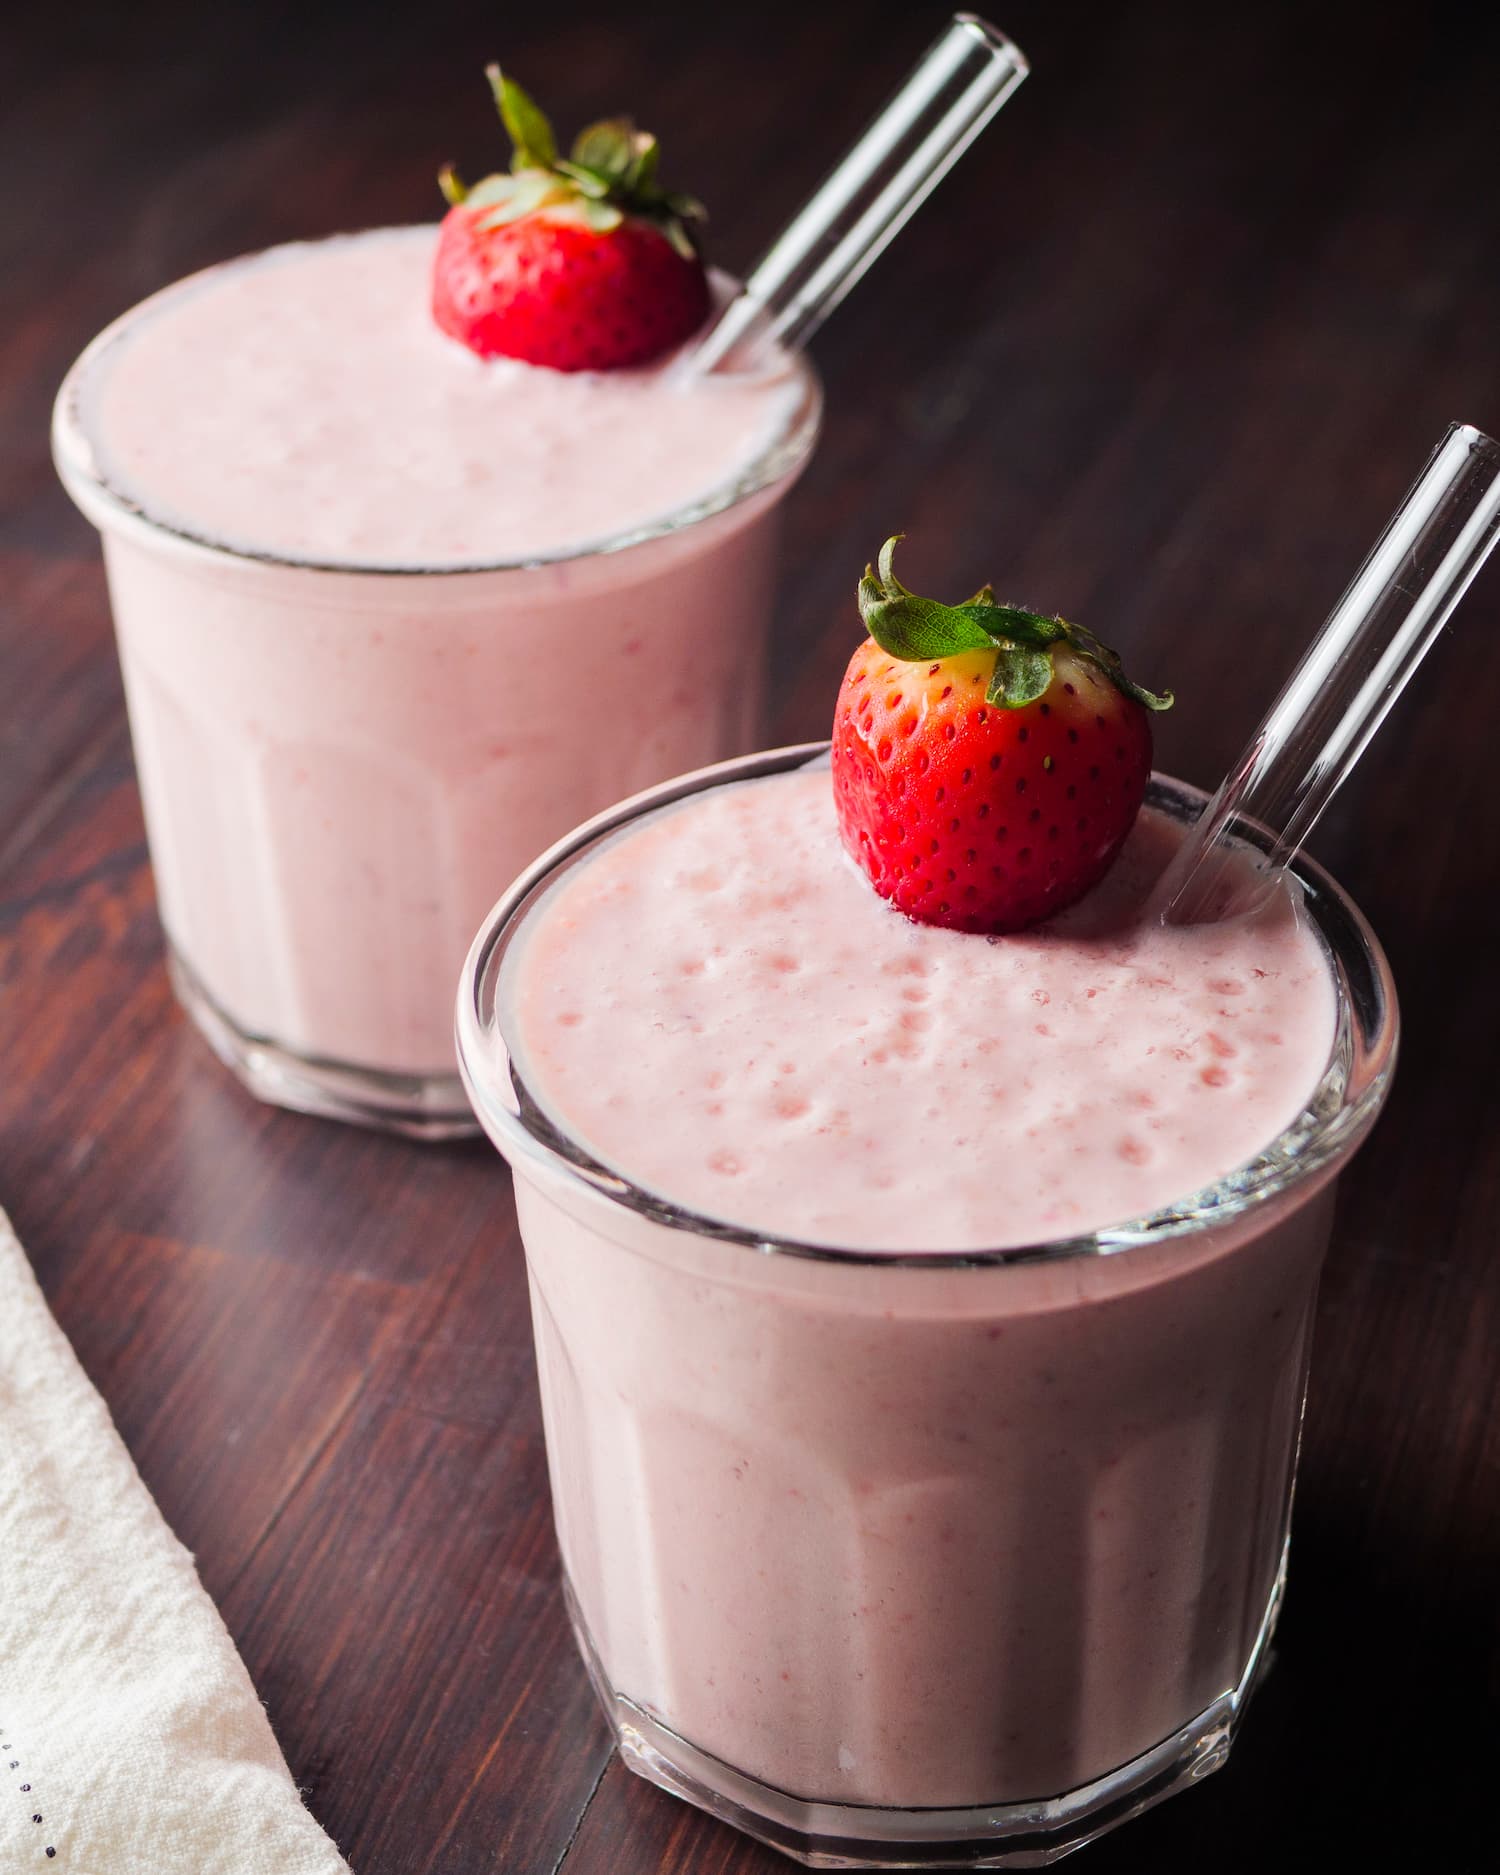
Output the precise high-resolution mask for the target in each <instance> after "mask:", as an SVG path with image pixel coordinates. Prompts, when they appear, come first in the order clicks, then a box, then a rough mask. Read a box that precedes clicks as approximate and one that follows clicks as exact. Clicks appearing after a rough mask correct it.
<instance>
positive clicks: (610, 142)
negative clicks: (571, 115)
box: [570, 117, 635, 183]
mask: <svg viewBox="0 0 1500 1875" xmlns="http://www.w3.org/2000/svg"><path fill="white" fill-rule="evenodd" d="M570 154H571V156H572V159H573V161H574V162H575V163H576V164H577V165H578V167H579V168H580V169H592V170H594V171H596V172H597V173H598V174H599V175H601V176H603V177H604V179H605V180H606V181H607V182H610V183H616V182H622V181H623V180H624V179H625V176H626V174H627V172H628V171H629V169H630V165H631V163H632V162H633V161H634V158H635V125H634V124H633V123H632V122H631V121H630V119H629V118H628V117H606V118H605V119H604V121H603V122H602V123H598V124H590V125H589V127H588V128H587V130H580V131H579V133H578V135H577V137H575V138H574V140H573V148H572V151H571V153H570Z"/></svg>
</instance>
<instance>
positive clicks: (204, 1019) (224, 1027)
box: [167, 944, 479, 1140]
mask: <svg viewBox="0 0 1500 1875" xmlns="http://www.w3.org/2000/svg"><path fill="white" fill-rule="evenodd" d="M167 969H168V971H169V973H170V975H171V978H172V988H173V989H174V990H175V991H176V993H177V1000H178V1001H179V1002H180V1003H181V1004H182V1006H183V1008H184V1009H185V1010H186V1011H187V1012H188V1014H189V1015H190V1016H191V1017H192V1019H193V1021H194V1022H195V1023H196V1024H197V1026H198V1028H199V1030H200V1031H201V1032H202V1034H203V1035H204V1037H205V1038H206V1039H207V1041H208V1044H209V1046H210V1047H211V1048H212V1049H213V1051H214V1053H215V1054H216V1055H217V1056H218V1057H219V1059H220V1061H222V1062H223V1063H224V1065H225V1066H226V1067H227V1068H229V1069H231V1070H232V1071H233V1073H234V1074H236V1075H237V1076H238V1077H239V1079H240V1080H241V1081H243V1083H244V1084H245V1086H246V1087H247V1088H249V1090H250V1092H251V1093H252V1094H254V1095H255V1097H256V1099H257V1100H265V1101H269V1102H270V1103H271V1104H272V1106H276V1107H290V1108H292V1109H293V1110H294V1111H295V1112H297V1113H315V1114H318V1115H319V1116H320V1117H321V1118H323V1119H326V1120H349V1121H352V1122H353V1123H354V1124H355V1125H356V1126H371V1127H375V1128H377V1129H378V1130H379V1131H381V1132H384V1133H401V1134H404V1135H405V1136H406V1137H407V1138H409V1139H425V1140H440V1139H464V1138H467V1137H469V1136H470V1135H472V1134H475V1133H477V1132H478V1131H479V1123H478V1121H477V1120H476V1119H475V1118H474V1111H473V1109H472V1108H471V1107H470V1105H469V1102H468V1099H467V1097H466V1096H465V1094H464V1090H463V1083H462V1081H460V1080H459V1078H458V1074H457V1071H456V1070H455V1072H454V1073H452V1074H386V1073H383V1072H382V1071H381V1070H380V1069H378V1068H361V1067H356V1066H354V1065H352V1064H350V1063H347V1062H342V1061H323V1060H320V1059H319V1058H318V1057H316V1056H313V1055H299V1054H297V1053H296V1052H295V1051H294V1050H293V1049H290V1048H284V1047H282V1046H281V1044H280V1043H279V1042H273V1041H269V1040H267V1039H266V1038H265V1037H263V1036H258V1035H248V1034H246V1032H245V1031H244V1030H243V1029H241V1028H240V1027H239V1025H238V1024H237V1023H236V1022H235V1021H234V1020H233V1018H232V1017H230V1016H228V1015H227V1014H226V1013H225V1012H224V1010H222V1009H221V1008H220V1007H219V1005H218V1004H217V1003H216V1002H215V1001H214V1000H213V998H212V997H211V996H210V995H209V994H208V992H207V990H205V989H204V987H203V985H202V983H201V982H199V980H198V978H197V977H196V976H195V975H194V973H193V971H192V969H191V968H190V967H189V966H188V965H187V964H186V963H184V962H183V959H182V957H181V956H180V955H179V953H178V952H177V951H176V950H175V949H174V948H173V946H172V945H171V944H168V946H167Z"/></svg>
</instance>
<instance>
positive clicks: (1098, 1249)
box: [459, 752, 1394, 1866]
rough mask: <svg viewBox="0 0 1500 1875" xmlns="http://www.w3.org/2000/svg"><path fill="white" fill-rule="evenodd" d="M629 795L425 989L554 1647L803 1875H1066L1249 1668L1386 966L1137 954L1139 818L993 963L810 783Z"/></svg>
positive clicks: (1205, 1736) (1243, 955) (779, 770)
mask: <svg viewBox="0 0 1500 1875" xmlns="http://www.w3.org/2000/svg"><path fill="white" fill-rule="evenodd" d="M742 775H752V776H753V778H748V779H743V780H741V779H739V777H740V776H742ZM660 795H661V796H662V797H664V799H663V800H662V803H661V804H659V805H655V806H654V807H653V802H654V801H655V800H656V799H657V797H647V799H646V801H645V802H644V803H642V804H640V805H639V806H632V807H630V808H627V809H625V810H622V811H621V812H620V813H619V814H617V815H616V816H613V817H608V818H607V819H606V821H604V822H601V823H596V829H595V830H588V829H586V830H584V832H583V833H582V834H581V835H580V836H578V837H577V838H575V840H574V841H572V842H568V843H564V845H562V846H560V847H559V848H558V849H556V850H555V851H554V853H553V854H551V855H549V856H548V857H547V859H546V860H544V861H543V862H541V863H539V865H538V866H537V867H536V868H534V869H533V871H532V872H531V874H529V875H528V876H527V878H526V879H525V880H523V881H522V882H521V883H520V884H519V885H518V886H517V888H516V890H515V892H514V893H513V895H512V896H511V898H510V899H509V900H508V901H506V902H504V903H502V906H501V907H500V908H498V910H497V913H496V915H495V916H494V917H493V918H492V920H491V922H490V924H489V926H488V927H487V928H486V931H485V932H484V933H483V934H482V936H481V938H480V940H479V942H478V943H477V944H476V947H475V950H474V951H473V952H472V953H471V959H470V972H469V974H468V976H467V977H466V981H465V988H464V990H462V991H461V994H460V1017H459V1020H460V1045H461V1056H462V1059H463V1063H464V1068H465V1073H466V1078H467V1080H468V1083H469V1085H470V1087H471V1090H472V1091H473V1092H474V1095H475V1099H476V1103H477V1105H478V1108H479V1111H480V1114H481V1117H482V1118H483V1119H484V1121H485V1124H486V1126H487V1127H488V1128H489V1130H490V1131H491V1133H492V1136H493V1137H494V1138H495V1140H496V1142H497V1144H499V1145H500V1146H501V1147H502V1149H503V1150H504V1151H505V1152H506V1154H507V1156H509V1157H510V1158H511V1160H512V1163H513V1165H514V1167H515V1169H516V1172H517V1179H516V1187H517V1203H518V1207H519V1210H520V1216H521V1222H522V1229H523V1234H524V1236H525V1240H526V1248H527V1255H528V1259H529V1263H530V1268H531V1276H532V1292H533V1304H534V1313H535V1320H536V1331H537V1346H538V1360H539V1367H540V1373H541V1382H542V1399H543V1407H544V1412H545V1416H546V1425H547V1437H548V1448H549V1454H550V1462H551V1468H552V1481H553V1492H554V1498H555V1503H556V1509H557V1522H558V1532H559V1539H560V1543H561V1548H562V1554H563V1561H564V1566H565V1569H566V1572H567V1579H568V1583H569V1586H570V1591H571V1596H572V1598H573V1603H574V1607H575V1615H576V1619H577V1623H578V1626H579V1630H580V1637H581V1639H582V1642H583V1645H584V1648H585V1651H586V1653H587V1654H588V1655H589V1657H590V1662H591V1666H592V1668H593V1671H594V1673H595V1676H596V1680H597V1682H598V1684H599V1686H600V1690H601V1693H602V1695H603V1696H604V1698H605V1702H606V1705H607V1707H608V1709H609V1710H610V1712H611V1716H612V1718H613V1720H614V1722H615V1724H616V1728H617V1731H618V1733H619V1735H620V1738H621V1742H622V1745H623V1747H624V1749H625V1751H626V1753H627V1756H628V1757H629V1758H630V1760H631V1762H632V1763H633V1764H634V1766H635V1768H637V1769H639V1770H642V1771H643V1772H644V1773H645V1774H646V1775H648V1776H651V1777H654V1778H655V1779H656V1780H657V1781H658V1782H661V1783H663V1784H665V1785H666V1786H667V1787H668V1788H670V1789H674V1790H677V1791H678V1792H680V1793H681V1794H684V1795H687V1796H690V1797H692V1798H693V1799H694V1800H695V1801H698V1802H701V1803H704V1804H706V1805H707V1806H708V1807H709V1808H712V1809H714V1810H716V1811H717V1812H718V1813H719V1814H722V1815H726V1816H729V1817H730V1818H731V1820H733V1821H736V1822H738V1823H740V1824H741V1825H742V1826H743V1827H746V1828H748V1829H750V1830H752V1831H753V1832H754V1833H756V1834H759V1835H761V1836H763V1837H764V1838H765V1839H766V1840H769V1841H772V1842H774V1843H776V1844H777V1845H778V1846H780V1847H782V1848H784V1849H787V1850H788V1851H790V1852H791V1853H794V1854H797V1855H800V1856H802V1857H803V1858H804V1859H810V1860H813V1861H817V1860H819V1859H823V1860H830V1859H832V1860H837V1858H838V1857H840V1856H842V1857H844V1858H845V1859H846V1860H847V1861H848V1862H850V1863H861V1864H869V1865H889V1866H900V1865H903V1858H904V1859H905V1863H906V1864H907V1865H909V1864H910V1861H911V1858H912V1856H913V1854H914V1853H916V1852H918V1851H920V1856H919V1859H922V1860H926V1861H932V1860H934V1859H935V1860H937V1861H939V1862H944V1861H946V1862H949V1863H950V1864H951V1865H954V1866H957V1865H960V1864H964V1863H979V1862H987V1861H988V1862H995V1861H1000V1860H1008V1859H1026V1858H1030V1859H1035V1858H1036V1857H1037V1856H1038V1855H1039V1854H1047V1855H1050V1854H1052V1853H1056V1852H1058V1851H1060V1850H1061V1849H1063V1848H1065V1847H1067V1846H1070V1845H1076V1843H1078V1842H1080V1841H1083V1840H1086V1839H1087V1838H1088V1837H1089V1836H1091V1835H1093V1834H1096V1833H1098V1831H1099V1830H1101V1829H1103V1828H1106V1827H1108V1826H1109V1825H1110V1824H1111V1823H1113V1822H1116V1821H1119V1820H1120V1819H1121V1818H1122V1817H1124V1816H1126V1815H1129V1814H1132V1813H1133V1812H1134V1811H1135V1810H1138V1809H1140V1808H1142V1807H1144V1805H1145V1804H1147V1803H1149V1802H1151V1801H1154V1800H1155V1799H1156V1798H1157V1797H1159V1796H1161V1795H1164V1794H1165V1793H1166V1792H1167V1791H1168V1790H1171V1789H1173V1788H1176V1787H1177V1786H1178V1785H1179V1784H1183V1783H1185V1782H1187V1781H1190V1780H1191V1779H1193V1778H1195V1777H1197V1776H1201V1775H1202V1773H1203V1772H1204V1771H1205V1770H1207V1769H1210V1768H1212V1767H1213V1765H1215V1764H1216V1763H1217V1762H1219V1761H1220V1760H1221V1759H1222V1756H1223V1754H1224V1751H1225V1749H1226V1746H1227V1742H1228V1738H1229V1735H1230V1731H1231V1729H1232V1727H1233V1724H1234V1722H1235V1720H1236V1718H1237V1716H1238V1713H1239V1711H1240V1708H1241V1706H1242V1704H1243V1701H1244V1698H1245V1696H1246V1693H1247V1691H1248V1688H1249V1684H1250V1680H1251V1677H1252V1674H1253V1671H1254V1668H1255V1666H1256V1663H1257V1661H1258V1659H1259V1658H1260V1656H1261V1652H1262V1649H1263V1646H1264V1641H1265V1637H1266V1635H1267V1633H1268V1632H1269V1628H1270V1624H1271V1622H1272V1620H1273V1619H1274V1613H1275V1608H1276V1603H1277V1599H1278V1595H1279V1585H1280V1579H1281V1569H1282V1561H1283V1550H1284V1544H1285V1538H1286V1528H1287V1517H1288V1511H1289V1504H1290V1492H1291V1482H1292V1473H1293V1467H1294V1462H1295V1452H1296V1441H1297V1428H1298V1423H1299V1418H1300V1413H1301V1405H1302V1397H1303V1388H1304V1380H1305V1372H1306V1361H1307V1349H1308V1339H1309V1335H1310V1330H1311V1321H1312V1306H1313V1299H1314V1292H1315V1288H1316V1282H1317V1275H1318V1269H1319V1264H1320V1261H1321V1257H1322V1254H1323V1250H1324V1247H1325V1244H1326V1239H1327V1233H1328V1223H1329V1214H1330V1208H1331V1199H1332V1178H1333V1175H1334V1173H1335V1172H1336V1170H1337V1168H1338V1165H1339V1164H1340V1163H1341V1162H1342V1159H1343V1158H1344V1157H1345V1156H1347V1154H1348V1152H1349V1151H1350V1150H1351V1149H1352V1147H1353V1145H1354V1144H1355V1143H1356V1142H1357V1140H1358V1138H1359V1137H1360V1136H1362V1134H1363V1132H1364V1130H1365V1129H1366V1128H1367V1126H1368V1125H1369V1123H1370V1121H1371V1120H1372V1118H1373V1114H1374V1110H1375V1107H1376V1106H1377V1105H1378V1102H1379V1099H1380V1097H1381V1095H1382V1093H1383V1089H1384V1084H1385V1078H1386V1075H1387V1073H1388V1070H1389V1066H1390V1056H1391V1050H1392V1047H1393V1021H1394V1017H1393V1010H1392V1007H1391V1004H1390V1001H1389V983H1388V979H1387V978H1386V976H1385V974H1384V965H1383V962H1382V960H1381V959H1380V958H1379V954H1378V952H1376V951H1375V950H1374V949H1373V947H1372V945H1371V942H1370V940H1369V939H1368V935H1367V934H1366V933H1364V931H1363V927H1362V926H1360V925H1359V924H1358V918H1357V914H1356V913H1354V912H1353V911H1352V908H1350V907H1348V906H1347V903H1346V902H1345V901H1343V900H1342V899H1341V898H1339V896H1338V894H1337V892H1336V889H1334V888H1332V887H1331V886H1330V885H1329V884H1328V882H1327V881H1326V880H1323V879H1322V878H1321V876H1320V875H1315V874H1314V875H1309V883H1308V885H1307V889H1306V892H1305V894H1304V892H1303V890H1302V888H1300V887H1296V886H1293V887H1290V888H1289V889H1287V890H1286V891H1284V892H1283V893H1282V894H1281V895H1280V896H1279V897H1278V898H1277V899H1276V900H1275V901H1274V903H1272V904H1271V905H1270V906H1269V907H1268V908H1266V909H1265V910H1264V911H1262V912H1261V913H1259V914H1257V915H1256V916H1255V917H1254V918H1250V919H1243V920H1237V921H1230V922H1225V923H1222V924H1219V925H1214V926H1208V927H1178V928H1171V929H1167V928H1163V927H1162V926H1161V925H1160V924H1159V923H1157V922H1155V921H1154V920H1153V919H1150V918H1148V917H1146V916H1145V915H1144V907H1145V906H1146V905H1147V902H1148V899H1149V893H1150V888H1151V885H1152V883H1153V882H1154V880H1155V878H1156V877H1157V875H1158V874H1159V873H1160V871H1161V869H1162V868H1163V866H1164V865H1165V863H1166V861H1167V859H1168V858H1169V857H1170V855H1171V853H1172V852H1173V851H1174V850H1175V848H1176V845H1177V843H1178V841H1179V839H1180V837H1181V830H1182V825H1183V818H1184V816H1185V815H1190V814H1191V812H1192V811H1193V809H1194V807H1195V805H1196V803H1195V801H1194V800H1193V798H1192V797H1191V796H1190V795H1187V794H1186V793H1185V792H1183V791H1181V790H1178V789H1176V788H1175V786H1174V785H1173V784H1166V783H1157V784H1153V790H1152V794H1151V796H1150V801H1151V803H1152V804H1151V805H1148V808H1147V809H1146V811H1145V812H1144V813H1143V815H1142V817H1141V819H1140V820H1139V821H1138V822H1137V824H1136V827H1135V830H1134V832H1133V833H1132V834H1131V835H1130V838H1129V840H1128V842H1127V845H1126V847H1125V850H1124V853H1123V855H1122V857H1121V859H1120V861H1119V862H1118V863H1117V864H1116V866H1115V867H1114V869H1113V870H1112V871H1111V872H1110V873H1109V874H1108V875H1107V876H1106V878H1105V880H1104V881H1103V883H1102V884H1101V885H1100V886H1098V887H1097V888H1096V889H1095V890H1094V891H1093V892H1092V893H1091V894H1090V895H1089V896H1088V897H1087V898H1086V899H1084V900H1083V901H1082V902H1081V903H1080V904H1078V905H1077V906H1075V907H1074V908H1073V909H1072V910H1070V911H1068V912H1065V913H1063V914H1062V915H1060V916H1058V917H1056V918H1055V919H1053V920H1052V921H1050V922H1049V923H1048V924H1046V925H1044V926H1042V927H1039V928H1037V929H1035V930H1033V931H1029V932H1025V933H1022V934H1020V935H1017V936H1010V937H1004V938H999V939H986V938H983V937H975V936H972V935H966V934H963V933H958V932H953V931H947V930H942V929H938V928H935V927H931V926H925V925H918V924H914V923H911V922H909V921H908V920H907V919H905V918H903V917H901V916H900V915H898V914H897V913H895V912H894V911H893V910H892V909H891V908H890V907H889V906H887V905H886V904H885V903H884V902H883V901H881V900H880V899H878V898H877V897H876V896H875V894H874V893H873V892H872V891H871V889H870V886H869V883H868V882H867V881H866V879H865V878H864V877H863V875H862V874H861V873H860V872H859V871H858V869H857V868H856V867H855V866H854V865H853V863H852V862H851V861H849V860H848V859H847V857H846V856H845V854H844V852H843V850H842V847H841V845H840V842H839V837H838V832H837V829H836V826H835V821H834V813H833V804H832V799H831V790H830V786H829V776H828V772H827V767H826V763H823V762H818V763H815V764H814V765H813V766H812V767H811V768H808V767H806V766H799V764H798V757H797V755H796V754H795V752H794V753H792V754H790V755H783V756H780V757H762V758H757V760H756V762H755V763H752V764H748V765H746V764H740V765H731V766H730V768H729V769H728V770H725V771H720V773H719V774H718V775H717V776H710V777H706V778H694V780H692V781H690V782H689V783H687V784H679V785H678V786H677V788H675V789H671V790H662V791H660ZM679 797H680V798H679ZM600 828H602V829H603V832H602V834H601V833H600V832H599V831H597V830H598V829H600ZM611 829H613V831H611ZM1351 984H1354V986H1355V988H1354V992H1353V993H1352V994H1351Z"/></svg>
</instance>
